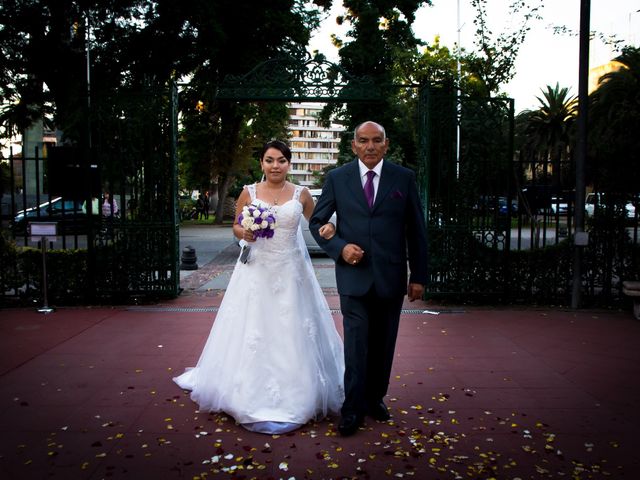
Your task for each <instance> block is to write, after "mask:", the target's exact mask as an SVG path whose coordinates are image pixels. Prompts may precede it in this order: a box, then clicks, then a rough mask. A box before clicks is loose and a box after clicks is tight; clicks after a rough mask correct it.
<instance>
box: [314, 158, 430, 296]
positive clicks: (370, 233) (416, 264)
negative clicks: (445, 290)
mask: <svg viewBox="0 0 640 480" xmlns="http://www.w3.org/2000/svg"><path fill="white" fill-rule="evenodd" d="M334 212H336V216H337V225H336V235H335V236H334V237H333V238H331V239H330V240H325V239H323V238H322V237H320V235H319V234H318V229H319V228H320V227H321V226H322V225H324V224H325V223H327V222H328V221H329V219H330V218H331V215H332V214H333V213H334ZM309 230H310V231H311V234H312V235H313V236H314V238H315V239H316V241H317V242H318V244H319V245H320V246H321V247H322V248H323V249H324V250H325V252H327V254H328V255H329V256H330V257H331V258H333V259H334V260H335V262H336V281H337V285H338V292H339V293H340V294H341V295H352V296H360V295H364V294H365V293H366V292H367V291H368V290H369V289H370V288H371V286H372V285H375V288H376V292H377V293H378V295H380V296H382V297H394V296H398V295H400V296H402V295H405V294H406V293H407V258H408V260H409V269H410V278H409V282H410V283H419V284H423V285H424V284H425V283H426V282H427V235H426V228H425V222H424V215H423V211H422V206H421V202H420V198H419V196H418V191H417V186H416V181H415V175H414V173H413V171H411V170H409V169H407V168H404V167H402V166H400V165H396V164H393V163H390V162H388V161H385V162H384V163H383V165H382V171H381V173H380V181H379V184H378V191H377V194H376V198H375V203H374V204H373V208H371V209H370V208H369V206H368V205H367V201H366V199H365V196H364V190H363V188H362V182H361V180H360V170H359V168H358V160H354V161H352V162H350V163H348V164H346V165H343V166H342V167H339V168H336V169H335V170H332V171H330V172H329V173H328V174H327V177H326V181H325V184H324V186H323V188H322V195H321V196H320V198H319V199H318V203H317V204H316V207H315V209H314V211H313V215H312V216H311V220H310V222H309ZM347 243H355V244H357V245H358V246H360V248H362V249H363V250H364V257H363V259H362V260H361V261H360V262H359V263H358V264H356V265H348V264H347V263H346V262H345V261H344V260H343V259H342V257H341V254H342V249H343V248H344V246H345V245H346V244H347Z"/></svg>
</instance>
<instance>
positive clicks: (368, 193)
mask: <svg viewBox="0 0 640 480" xmlns="http://www.w3.org/2000/svg"><path fill="white" fill-rule="evenodd" d="M375 176H376V172H374V171H373V170H369V171H368V172H367V181H366V182H365V183H364V196H365V197H366V199H367V203H368V204H369V208H371V207H373V177H375Z"/></svg>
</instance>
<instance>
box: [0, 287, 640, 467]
mask: <svg viewBox="0 0 640 480" xmlns="http://www.w3.org/2000/svg"><path fill="white" fill-rule="evenodd" d="M220 299H221V296H220V294H219V293H218V292H215V291H212V292H208V294H207V295H201V296H196V295H191V296H183V297H180V298H178V299H177V300H175V301H171V302H168V303H166V304H164V305H155V306H151V307H144V308H143V307H128V308H127V307H122V308H64V309H59V310H57V311H56V312H55V313H53V314H50V315H42V314H39V313H37V312H35V311H33V310H25V309H22V310H1V311H0V317H1V319H0V329H1V335H2V336H1V337H0V393H1V395H0V478H2V479H49V478H61V479H76V478H78V479H102V478H116V479H121V478H127V479H147V478H150V479H151V478H152V479H174V478H175V479H179V478H187V479H195V478H210V477H213V476H216V477H217V476H220V477H222V478H296V479H301V478H314V479H328V478H357V479H365V478H371V479H378V478H416V479H455V478H461V479H469V478H470V479H489V478H495V479H516V478H519V479H539V478H540V479H542V478H559V479H562V478H567V479H568V478H571V479H574V478H575V479H587V478H614V479H617V478H628V479H637V478H640V473H639V472H640V460H639V458H640V455H638V453H637V451H636V445H637V444H638V439H637V436H638V429H639V427H640V412H639V411H638V407H639V406H640V387H639V386H638V378H640V361H639V360H640V349H639V348H638V347H639V345H640V322H638V321H636V320H634V318H633V317H632V315H631V314H630V312H606V313H604V312H590V311H579V312H572V311H561V310H548V309H546V310H537V309H523V310H519V309H497V310H492V309H476V308H465V309H464V310H462V309H457V310H455V311H451V310H449V311H447V310H445V309H444V308H443V309H442V311H443V313H441V314H440V315H429V314H423V313H420V314H415V313H408V314H405V315H403V319H402V325H401V331H400V338H399V341H398V349H397V358H396V361H395V365H394V372H393V378H392V383H391V387H390V395H389V397H388V399H387V402H388V405H389V406H390V408H391V411H392V414H393V419H392V421H390V422H388V423H377V422H375V421H371V420H368V421H367V423H366V426H365V427H364V428H363V429H362V430H361V431H360V432H359V433H358V434H356V435H355V436H354V437H350V438H347V439H344V438H341V437H340V436H338V435H337V434H336V421H337V419H335V418H334V419H326V420H323V421H320V422H317V423H313V424H309V425H307V426H306V427H305V428H303V429H301V430H299V431H297V432H294V433H292V434H290V435H286V436H281V437H272V436H266V435H261V434H255V433H250V432H247V431H245V430H243V429H242V428H241V427H238V426H236V425H235V424H234V422H233V421H232V420H230V419H229V418H227V417H226V416H224V415H221V414H207V413H200V412H198V411H197V410H196V407H195V405H194V404H193V403H192V402H191V401H190V399H189V397H188V396H187V395H186V394H185V393H183V392H182V391H181V390H180V389H179V388H178V387H177V386H176V385H175V384H174V383H173V382H172V381H171V377H172V376H173V375H175V374H176V373H179V372H181V371H182V370H183V368H184V367H186V366H191V365H193V364H194V362H195V361H196V359H197V357H198V354H199V352H200V350H201V348H202V346H203V343H204V341H205V339H206V336H207V334H208V332H209V329H210V327H211V322H212V319H213V318H214V316H215V313H214V311H213V310H215V309H214V308H213V307H215V306H217V305H219V303H220ZM328 300H329V303H330V305H331V306H332V307H337V298H336V297H334V296H330V297H328ZM406 308H412V309H413V308H426V305H425V304H420V305H418V304H417V303H414V304H407V305H406ZM431 308H433V309H434V310H437V308H435V307H431ZM335 318H336V321H337V324H338V325H340V323H341V322H340V320H341V319H340V315H339V314H337V315H335Z"/></svg>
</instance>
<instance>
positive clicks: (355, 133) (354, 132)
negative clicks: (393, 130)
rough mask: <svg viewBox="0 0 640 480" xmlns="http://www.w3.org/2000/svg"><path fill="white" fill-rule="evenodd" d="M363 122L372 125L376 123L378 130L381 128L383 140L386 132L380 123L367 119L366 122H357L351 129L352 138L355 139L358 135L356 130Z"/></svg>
mask: <svg viewBox="0 0 640 480" xmlns="http://www.w3.org/2000/svg"><path fill="white" fill-rule="evenodd" d="M365 123H373V124H374V125H377V126H378V127H379V128H380V130H382V139H383V140H385V139H386V138H387V132H386V131H385V129H384V127H383V126H382V125H380V124H379V123H376V122H372V121H371V120H367V121H366V122H362V123H359V124H358V125H356V128H354V129H353V139H354V140H356V139H357V138H358V137H357V135H358V130H360V127H361V126H363V125H364V124H365Z"/></svg>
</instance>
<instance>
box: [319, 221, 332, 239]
mask: <svg viewBox="0 0 640 480" xmlns="http://www.w3.org/2000/svg"><path fill="white" fill-rule="evenodd" d="M318 233H319V234H320V236H321V237H322V238H324V239H325V240H329V239H330V238H333V236H334V235H335V234H336V226H335V225H334V224H333V223H331V222H329V223H325V224H324V225H323V226H321V227H320V228H319V229H318Z"/></svg>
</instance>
